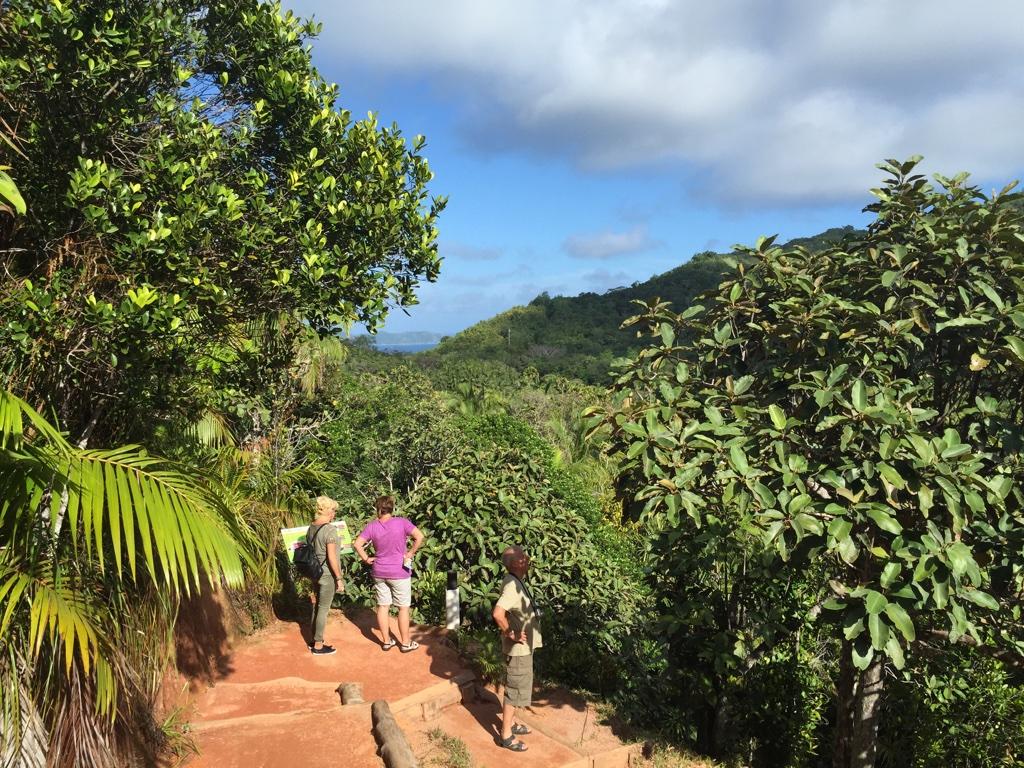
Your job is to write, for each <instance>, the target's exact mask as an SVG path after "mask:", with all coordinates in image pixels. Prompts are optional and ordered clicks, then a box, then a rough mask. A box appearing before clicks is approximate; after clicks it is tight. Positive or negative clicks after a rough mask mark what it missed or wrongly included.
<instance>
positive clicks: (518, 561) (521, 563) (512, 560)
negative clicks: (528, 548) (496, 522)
mask: <svg viewBox="0 0 1024 768" xmlns="http://www.w3.org/2000/svg"><path fill="white" fill-rule="evenodd" d="M501 563H502V565H504V566H505V570H507V571H508V572H509V573H511V574H513V575H515V576H518V577H520V578H522V577H523V576H524V575H526V571H527V570H528V569H529V567H530V558H529V557H527V556H526V552H524V551H523V548H522V547H520V546H517V545H513V546H511V547H506V548H505V551H504V552H502V553H501Z"/></svg>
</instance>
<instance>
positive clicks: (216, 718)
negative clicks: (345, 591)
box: [187, 611, 635, 768]
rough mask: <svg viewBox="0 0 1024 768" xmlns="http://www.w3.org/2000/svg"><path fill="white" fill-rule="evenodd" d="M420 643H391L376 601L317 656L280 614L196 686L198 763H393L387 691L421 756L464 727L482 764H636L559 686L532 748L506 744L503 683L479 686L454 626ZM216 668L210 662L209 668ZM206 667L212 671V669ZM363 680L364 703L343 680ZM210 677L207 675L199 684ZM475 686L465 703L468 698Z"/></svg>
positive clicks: (537, 716)
mask: <svg viewBox="0 0 1024 768" xmlns="http://www.w3.org/2000/svg"><path fill="white" fill-rule="evenodd" d="M413 636H414V638H415V639H417V640H418V641H419V643H420V648H419V649H418V650H416V651H413V652H411V653H407V654H403V653H401V652H400V651H399V649H398V648H397V647H396V648H393V649H391V650H389V651H382V650H381V647H380V639H379V637H377V635H376V629H375V617H374V614H373V613H372V612H370V611H362V612H357V613H354V614H352V618H347V617H345V616H344V615H342V614H341V613H340V612H332V616H331V618H330V620H329V622H328V627H327V632H326V639H327V642H328V643H330V644H332V645H334V646H336V647H337V649H338V652H337V653H336V654H334V655H332V656H314V655H312V654H310V652H309V650H308V647H307V646H306V640H305V638H304V636H303V634H302V632H301V630H300V627H299V625H298V624H295V623H287V622H275V623H273V624H272V625H271V626H269V627H268V628H266V629H265V630H263V631H261V632H259V633H258V634H256V635H255V636H252V637H250V638H248V639H246V640H245V641H244V642H242V643H240V644H239V645H238V647H237V648H236V649H235V650H234V651H232V652H231V653H230V654H229V655H227V656H225V657H223V658H221V659H220V660H218V663H217V664H216V665H215V667H214V669H213V675H212V676H213V677H214V680H213V682H212V684H210V685H209V686H208V687H206V688H205V689H201V690H198V691H195V688H193V690H194V691H195V692H194V694H193V695H192V696H191V701H190V702H189V703H190V705H191V711H192V715H191V718H190V719H191V727H192V734H193V737H194V739H195V743H196V746H197V747H198V748H199V750H200V754H199V755H198V756H197V757H194V758H192V759H191V760H190V761H189V762H188V763H187V765H188V768H293V766H296V765H298V764H317V765H320V764H323V765H331V764H336V765H338V766H340V767H341V768H383V763H382V761H381V759H380V758H379V757H378V756H377V755H376V744H375V743H374V740H373V735H372V733H371V719H370V702H372V701H375V700H377V699H385V700H387V701H388V702H390V703H391V706H392V710H393V711H394V712H395V715H396V719H397V720H398V722H399V724H400V725H401V726H402V728H403V730H404V731H405V733H406V735H407V737H408V739H409V742H410V745H411V746H412V748H413V752H414V754H415V755H416V757H417V758H418V760H419V764H420V765H421V766H424V767H425V768H430V766H431V765H432V764H433V763H434V762H435V760H436V758H438V757H440V756H441V754H442V753H441V752H440V750H439V747H438V746H437V744H436V743H435V742H433V741H432V740H431V739H430V737H429V733H430V732H431V731H432V730H434V729H440V730H441V731H443V732H444V733H446V734H447V735H450V736H456V737H458V738H460V739H461V740H462V741H463V742H464V743H465V745H466V747H467V748H468V749H469V752H470V755H471V758H472V764H473V766H487V768H626V766H628V765H629V764H630V754H632V752H634V751H635V750H634V748H632V747H624V746H623V745H622V742H621V741H620V740H619V739H618V738H617V737H616V736H615V734H614V733H612V731H611V729H610V728H609V727H608V726H606V725H601V724H599V723H598V722H597V720H598V718H597V717H596V716H595V713H594V711H593V708H592V706H591V705H589V704H588V703H587V702H585V701H584V700H583V699H581V698H579V697H577V696H574V695H572V694H571V693H569V692H567V691H563V690H560V689H550V690H548V689H545V690H541V691H539V692H538V694H537V695H536V697H535V702H534V707H533V709H532V711H529V712H527V713H525V715H524V717H523V720H524V722H526V723H527V724H528V725H529V726H530V727H531V728H532V729H533V733H532V734H530V735H529V736H525V737H524V738H523V740H524V741H525V742H526V744H527V745H528V746H529V750H528V751H527V752H525V753H521V754H520V753H515V752H511V751H509V750H507V749H502V748H501V747H499V746H498V745H497V743H496V736H497V734H498V719H499V706H498V698H497V696H496V695H495V692H494V691H487V690H484V689H482V688H478V687H475V686H474V685H473V684H472V682H469V683H467V682H466V681H467V679H471V677H472V676H471V675H468V673H466V671H465V670H464V668H463V666H462V664H461V662H460V659H459V657H458V654H457V653H456V651H455V650H454V649H453V648H452V647H451V646H450V645H449V644H448V642H447V640H446V637H445V633H444V631H443V630H438V629H431V628H414V630H413ZM207 669H209V668H207ZM207 669H204V670H203V671H204V672H206V671H207ZM348 682H355V683H359V684H360V685H361V686H362V690H363V699H364V701H365V702H366V703H365V704H360V705H345V706H342V704H341V700H340V696H339V694H338V692H337V688H338V687H339V685H340V684H342V683H348ZM196 687H200V688H201V686H196ZM463 695H465V696H466V702H465V703H463V702H462V700H461V697H462V696H463Z"/></svg>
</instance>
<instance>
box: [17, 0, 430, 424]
mask: <svg viewBox="0 0 1024 768" xmlns="http://www.w3.org/2000/svg"><path fill="white" fill-rule="evenodd" d="M316 31H317V27H316V26H315V25H313V24H311V23H307V22H304V21H302V20H300V19H298V18H296V17H295V16H293V15H292V14H291V13H290V12H283V11H282V9H281V6H280V4H279V3H265V2H260V1H259V0H244V1H243V2H200V1H198V0H170V1H169V2H161V3H142V2H133V3H118V2H110V1H109V0H107V1H104V0H96V1H94V2H84V3H67V2H65V3H62V2H59V1H58V2H41V1H40V0H17V1H16V2H9V3H5V4H4V9H3V13H2V14H0V38H2V42H3V45H2V53H0V91H2V93H3V94H4V97H3V99H0V125H3V126H9V127H13V128H14V129H16V132H17V135H16V136H11V137H10V140H9V141H8V142H7V143H4V144H0V163H2V162H4V161H5V160H7V159H8V158H11V162H9V163H8V164H12V165H16V166H17V176H18V179H19V186H20V188H21V193H22V194H23V195H24V198H25V200H26V201H27V202H28V213H27V215H26V216H24V217H21V218H20V221H19V224H18V226H17V227H16V228H14V229H13V232H11V233H10V236H9V237H7V238H6V240H7V241H6V242H5V243H4V244H3V251H2V255H0V261H2V264H3V268H4V270H5V274H6V275H7V276H8V278H7V279H6V280H5V284H4V290H3V292H2V293H0V319H2V322H0V349H2V350H3V352H2V353H0V376H3V377H4V378H5V379H6V380H7V381H8V382H9V383H10V384H11V385H12V386H16V387H17V389H18V391H19V392H22V393H24V394H26V395H27V396H28V397H29V400H30V401H31V402H33V403H35V404H37V405H38V404H41V403H43V402H45V403H47V404H48V405H49V406H50V407H52V408H54V409H55V410H56V413H57V416H58V417H59V419H60V421H61V423H62V424H64V425H65V426H66V428H67V429H68V430H69V432H70V434H71V435H72V436H73V437H74V439H75V441H79V440H84V439H88V438H89V437H90V436H95V437H109V436H111V435H115V434H117V433H118V431H119V429H123V428H124V425H140V426H141V425H145V424H150V423H153V422H154V421H155V419H154V418H153V416H154V414H156V415H158V416H159V415H166V414H168V413H174V412H175V411H184V412H186V415H189V414H190V415H192V416H196V415H197V414H198V413H201V412H202V410H203V407H202V406H203V405H204V402H203V401H207V402H210V403H212V404H213V405H215V406H217V407H218V408H223V404H222V403H221V402H218V401H219V400H223V399H225V398H224V395H225V393H224V392H223V389H224V388H225V384H224V382H223V378H228V377H229V375H230V376H232V377H233V380H234V383H235V388H237V389H240V390H241V392H240V393H238V394H236V393H231V392H228V393H227V394H228V395H231V396H232V397H236V398H240V399H243V400H244V397H245V395H246V394H247V393H252V392H254V391H255V392H257V393H258V392H259V391H260V390H259V386H260V384H261V380H260V378H259V377H258V376H257V377H247V376H244V375H242V374H244V372H245V367H244V366H243V365H241V363H243V362H245V361H246V360H250V359H253V357H254V355H255V354H256V353H257V352H259V353H261V354H260V355H259V359H260V361H261V365H262V366H263V367H264V368H266V367H267V366H270V367H274V366H277V367H281V366H287V365H288V364H289V363H290V361H291V344H290V343H284V344H276V342H275V339H274V336H273V335H272V334H269V335H268V334H266V333H263V332H261V331H260V327H261V325H262V326H266V325H267V324H268V323H277V324H278V330H279V331H283V332H285V333H286V334H290V335H292V336H294V335H297V334H299V333H300V332H301V330H302V329H303V328H304V327H309V328H312V329H313V330H315V331H317V332H319V333H321V334H326V333H330V332H332V331H333V329H335V328H336V327H338V326H347V325H349V324H351V323H353V322H357V321H358V322H362V323H365V324H367V325H369V326H371V327H373V326H375V325H377V324H378V323H379V322H380V321H381V319H382V318H383V317H384V316H385V315H386V314H387V311H388V309H389V307H390V306H393V305H398V306H405V305H409V304H412V303H414V302H415V290H416V287H417V285H418V283H419V282H420V281H421V280H424V279H426V280H433V279H435V278H436V276H437V274H438V269H439V265H440V261H439V259H438V256H437V248H436V242H435V238H436V229H435V220H436V216H437V214H438V212H439V211H440V210H441V208H442V207H443V205H444V201H443V200H440V199H434V200H433V201H430V200H428V198H427V191H426V185H427V183H428V182H429V181H430V179H431V177H432V174H431V172H430V170H429V168H428V167H427V164H426V161H425V160H424V159H423V157H422V156H421V155H420V154H419V153H420V150H421V149H422V147H423V138H422V137H416V138H415V139H413V141H412V142H411V146H410V143H408V142H407V141H406V139H405V138H404V137H403V135H402V134H401V132H400V131H399V130H398V128H397V127H396V126H390V127H382V126H380V125H378V124H377V122H376V120H375V119H374V117H372V116H370V117H369V118H367V119H365V120H362V121H353V120H352V119H351V117H350V115H349V113H348V112H347V111H346V110H344V109H340V108H339V107H338V104H337V98H338V89H337V87H336V86H334V85H332V84H329V83H326V82H325V81H324V80H323V79H322V78H321V77H320V75H319V74H318V73H317V71H316V70H315V69H314V68H313V66H312V64H311V61H310V50H309V48H308V46H307V45H306V41H307V40H308V38H309V37H310V36H312V35H313V34H315V33H316ZM4 189H6V187H4ZM5 195H6V193H5ZM8 199H9V198H8ZM15 206H16V207H17V203H15ZM261 344H263V346H258V345H261ZM229 399H230V398H229ZM197 401H199V402H197ZM140 414H145V415H146V419H141V418H135V417H137V416H138V415H140ZM140 431H143V432H144V428H143V429H141V430H140ZM144 436H145V435H144V434H143V435H141V436H140V437H144Z"/></svg>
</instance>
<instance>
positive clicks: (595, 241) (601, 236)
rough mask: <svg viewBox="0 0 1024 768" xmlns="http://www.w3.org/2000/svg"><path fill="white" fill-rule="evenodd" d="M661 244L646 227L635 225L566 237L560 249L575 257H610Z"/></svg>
mask: <svg viewBox="0 0 1024 768" xmlns="http://www.w3.org/2000/svg"><path fill="white" fill-rule="evenodd" d="M659 245H661V243H660V242H658V241H657V240H654V239H652V238H651V236H650V235H648V234H647V228H646V227H644V226H636V227H633V228H632V229H629V230H626V231H625V232H610V231H608V232H596V233H592V234H578V235H571V236H570V237H567V238H566V240H565V242H564V243H562V249H563V250H564V251H565V252H566V253H567V254H569V255H570V256H572V257H574V258H577V259H610V258H613V257H615V256H624V255H627V254H631V253H642V252H643V251H649V250H651V249H652V248H656V247H657V246H659Z"/></svg>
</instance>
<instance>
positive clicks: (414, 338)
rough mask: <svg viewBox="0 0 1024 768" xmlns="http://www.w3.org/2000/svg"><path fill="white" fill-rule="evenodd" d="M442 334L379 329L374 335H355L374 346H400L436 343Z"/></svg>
mask: <svg viewBox="0 0 1024 768" xmlns="http://www.w3.org/2000/svg"><path fill="white" fill-rule="evenodd" d="M441 338H442V336H441V334H440V333H431V332H430V331H400V332H393V333H389V332H388V331H381V332H380V333H376V334H374V335H372V336H371V335H369V334H366V335H364V336H356V339H358V340H364V339H365V342H364V343H369V344H372V345H373V346H375V347H392V346H402V345H407V344H436V343H437V342H439V341H440V340H441Z"/></svg>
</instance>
